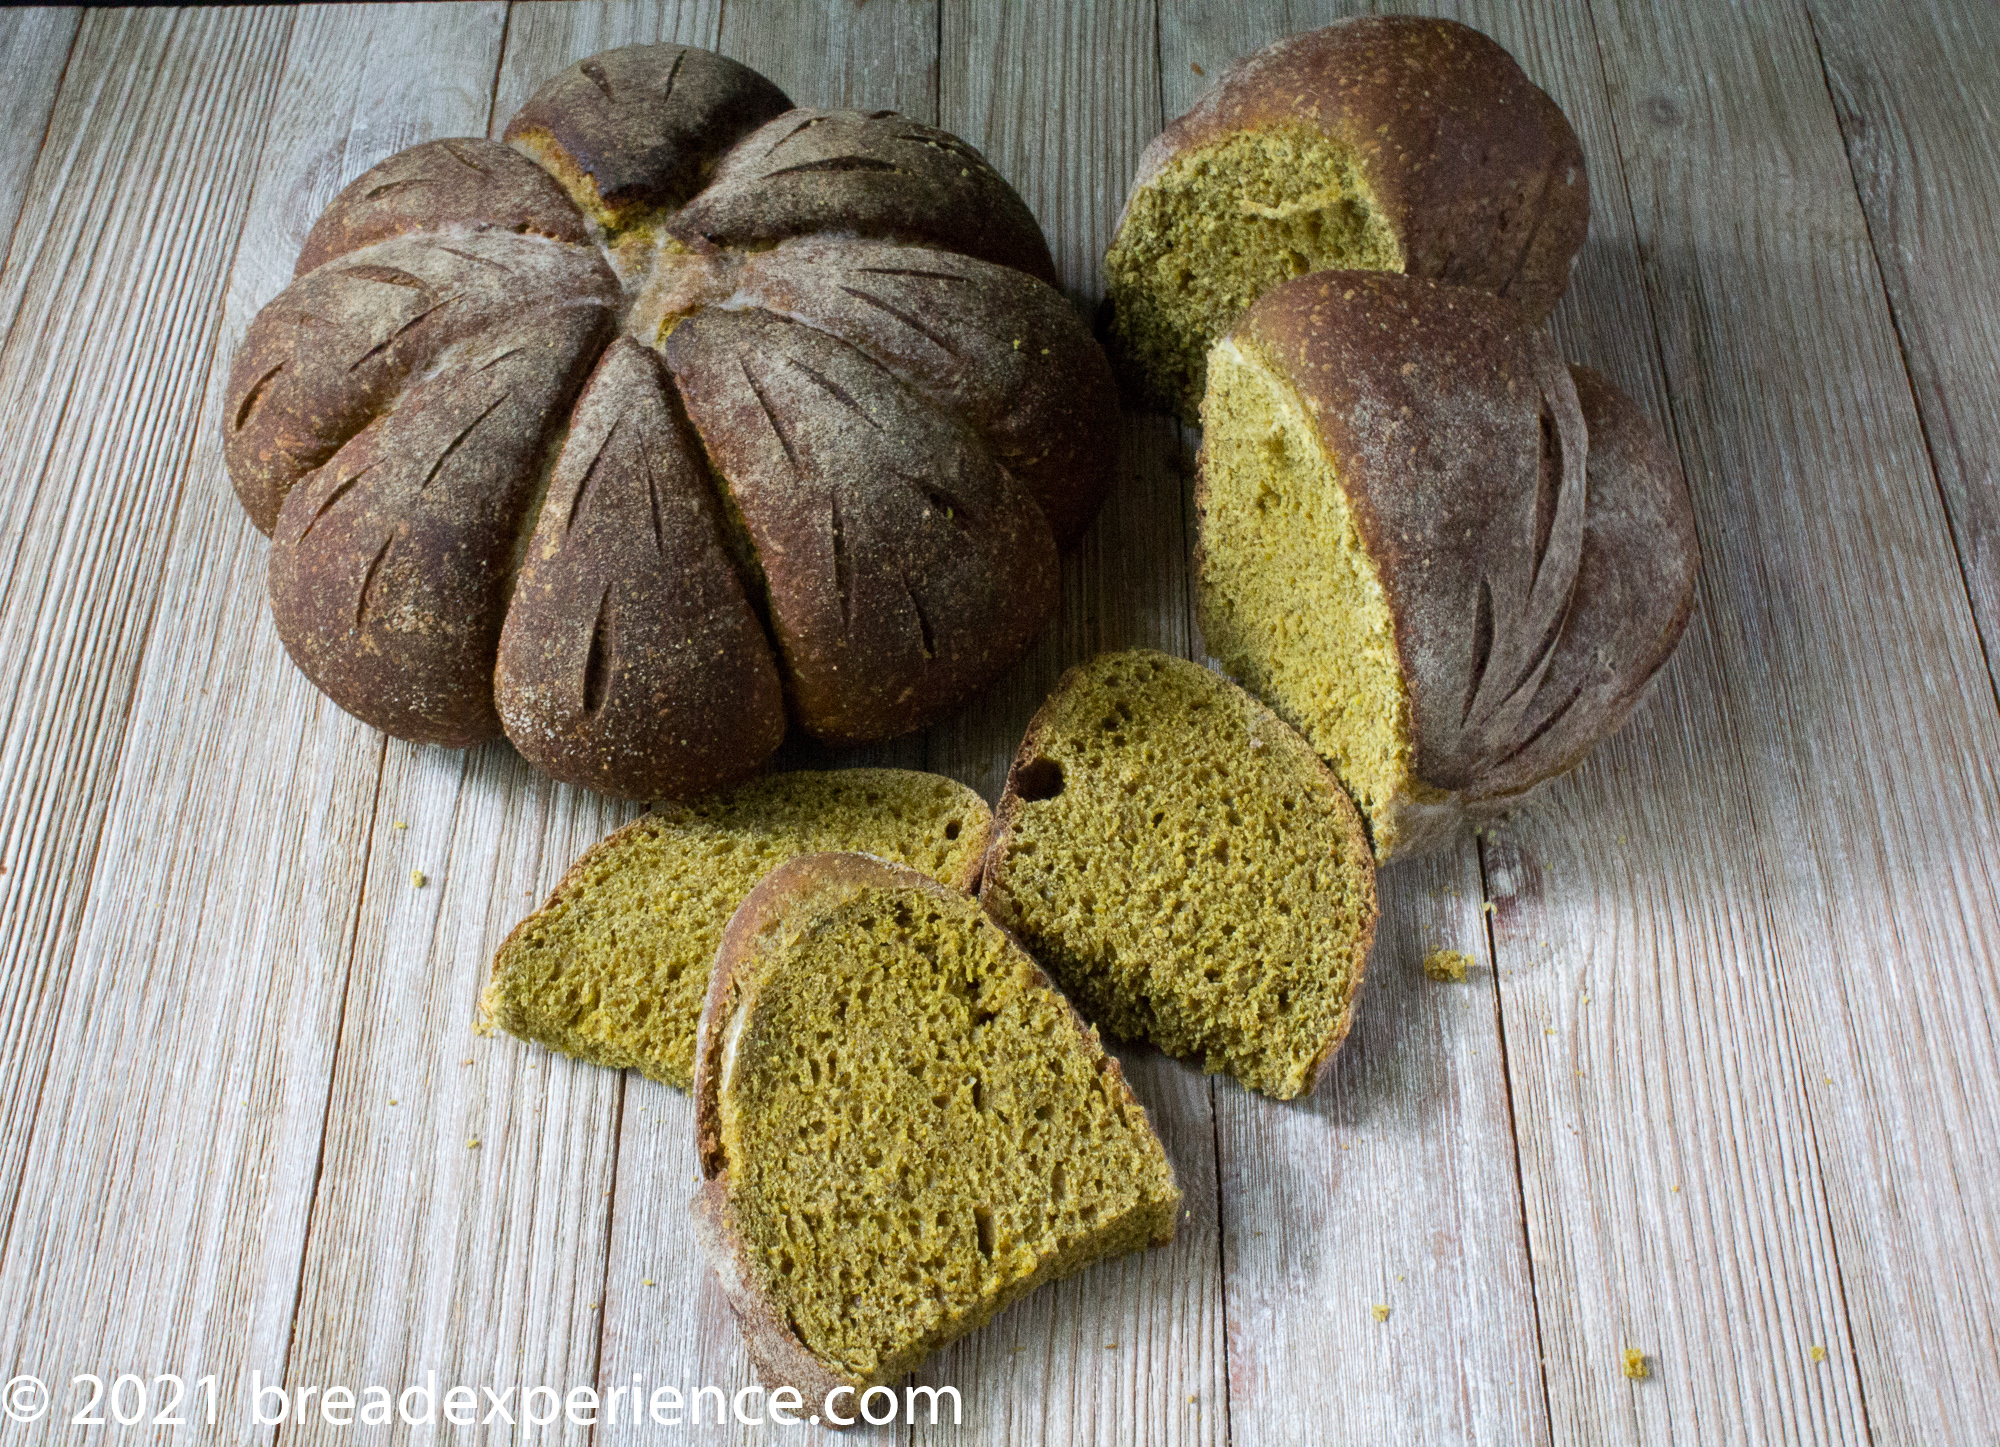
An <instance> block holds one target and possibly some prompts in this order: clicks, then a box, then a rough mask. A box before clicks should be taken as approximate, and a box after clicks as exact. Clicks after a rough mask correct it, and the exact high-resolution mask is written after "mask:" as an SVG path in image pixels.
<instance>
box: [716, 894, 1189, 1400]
mask: <svg viewBox="0 0 2000 1447" xmlns="http://www.w3.org/2000/svg"><path fill="white" fill-rule="evenodd" d="M883 888H888V889H897V888H901V889H911V890H916V891H920V892H923V893H928V894H931V895H933V896H935V897H937V898H939V899H941V900H944V901H947V902H950V903H953V904H955V905H957V906H958V907H966V906H969V907H970V908H971V910H972V911H974V917H975V918H976V919H977V921H978V923H979V924H980V925H982V926H986V927H990V928H992V929H995V930H999V931H1000V933H1001V934H1002V935H1003V936H1005V939H1006V942H1007V947H1008V949H1009V950H1011V951H1014V952H1017V953H1019V954H1020V955H1021V956H1022V957H1023V958H1024V959H1026V960H1027V963H1028V965H1029V966H1030V968H1031V970H1032V978H1033V983H1034V984H1035V985H1036V986H1037V987H1039V988H1043V989H1046V990H1048V991H1049V992H1050V993H1051V994H1052V995H1053V996H1054V997H1055V999H1056V1000H1057V1001H1058V1002H1060V1003H1061V1005H1062V1007H1063V1014H1064V1018H1066V1019H1067V1020H1068V1022H1069V1024H1070V1025H1071V1027H1072V1028H1073V1029H1074V1030H1075V1031H1076V1033H1077V1034H1078V1035H1079V1036H1080V1037H1083V1038H1084V1039H1086V1040H1088V1041H1090V1042H1091V1043H1092V1044H1093V1045H1096V1037H1097V1032H1096V1031H1095V1030H1094V1029H1093V1028H1092V1027H1091V1026H1090V1025H1089V1024H1088V1023H1086V1022H1085V1021H1084V1019H1083V1017H1082V1016H1080V1015H1078V1014H1077V1013H1076V1010H1075V1009H1074V1007H1072V1006H1070V1005H1069V1003H1068V1001H1067V1000H1066V999H1065V997H1064V996H1063V995H1062V992H1061V991H1060V990H1059V989H1057V988H1056V986H1055V984H1054V982H1053V981H1051V980H1050V979H1049V977H1048V975H1047V973H1046V972H1045V971H1043V970H1042V969H1041V967H1040V966H1039V965H1037V964H1035V962H1034V960H1033V958H1032V957H1030V956H1028V955H1027V953H1026V951H1025V950H1023V949H1022V948H1021V945H1020V942H1019V941H1018V940H1016V939H1015V938H1014V937H1013V936H1012V935H1011V934H1009V933H1008V932H1007V931H1006V930H1005V929H1004V928H1003V927H1002V926H1001V925H1000V924H999V923H998V922H997V921H995V920H993V919H992V917H991V916H990V915H987V914H985V913H984V912H983V911H981V910H980V908H979V905H978V901H977V900H974V899H971V898H970V897H969V896H966V895H965V894H964V893H963V892H962V891H956V890H952V889H950V888H948V887H947V886H944V885H941V884H939V883H938V882H937V881H936V880H933V879H930V878H928V877H927V876H925V875H921V874H918V873H917V872H916V871H915V870H912V869H906V868H904V867H903V866H901V865H897V864H891V863H889V862H888V861H886V860H883V859H878V858H875V857H873V856H870V855H863V854H814V855H804V856H801V857H799V858H796V859H793V860H790V861H788V862H787V863H785V864H782V865H780V866H778V868H776V869H774V870H772V871H771V873H770V874H768V875H766V876H765V877H764V879H763V880H762V881H761V882H760V883H759V884H758V885H757V887H756V888H755V889H753V890H752V891H751V892H750V894H749V895H748V896H747V897H746V898H745V899H744V901H743V903H742V904H741V905H740V906H739V907H738V908H737V911H736V913H735V915H734V916H733V917H732V918H731V919H730V922H729V925H728V928H727V929H725V930H724V931H723V938H722V944H721V946H720V948H718V949H717V951H716V956H715V967H714V969H713V971H712V972H711V973H710V976H709V985H708V995H707V997H706V999H705V1000H704V1002H703V1005H702V1013H701V1024H700V1026H699V1027H698V1029H697V1031H696V1060H695V1081H694V1113H695V1132H696V1143H697V1150H698V1153H699V1159H700V1165H701V1172H702V1176H703V1182H702V1184H701V1186H700V1187H699V1188H698V1189H697V1191H696V1193H695V1196H694V1199H693V1202H692V1207H693V1214H694V1220H695V1228H696V1236H697V1239H698V1240H699V1241H700V1243H701V1246H702V1249H703V1251H704V1253H705V1254H706V1256H707V1258H708V1260H709V1262H710V1264H711V1266H712V1267H713V1269H714V1270H715V1273H716V1278H717V1280H718V1282H719V1284H720V1285H721V1287H722V1290H723V1294H724V1295H725V1297H726V1298H727V1299H728V1301H729V1304H730V1307H731V1309H732V1310H733V1311H734V1312H735V1313H736V1316H737V1320H738V1322H739V1324H740V1326H741V1328H742V1332H743V1337H744V1343H745V1346H746V1348H747V1350H748V1352H749V1355H750V1359H751V1362H752V1364H753V1365H754V1366H755V1367H756V1369H757V1374H758V1378H759V1380H761V1381H762V1382H763V1383H764V1384H765V1386H767V1387H769V1388H771V1389H773V1390H775V1389H777V1388H778V1387H781V1386H788V1387H792V1388H794V1389H795V1390H797V1391H798V1392H799V1393H800V1395H801V1397H802V1398H803V1399H804V1400H805V1402H806V1404H807V1407H808V1409H810V1408H811V1407H812V1406H813V1405H814V1404H823V1403H825V1402H826V1401H827V1398H828V1395H829V1394H830V1393H832V1392H833V1391H834V1390H835V1389H836V1388H839V1387H843V1386H844V1387H847V1388H849V1389H851V1390H853V1391H855V1392H857V1393H859V1392H861V1391H864V1390H866V1388H867V1387H869V1386H871V1385H880V1384H881V1383H882V1382H884V1381H892V1380H894V1379H895V1378H896V1377H899V1376H901V1375H903V1374H904V1373H905V1372H907V1371H909V1370H910V1369H912V1368H913V1367H914V1366H915V1364H916V1362H917V1361H918V1360H921V1359H922V1357H923V1356H925V1355H928V1353H929V1351H931V1350H934V1349H935V1348H936V1346H938V1345H942V1342H937V1343H932V1344H931V1345H929V1346H926V1347H924V1348H923V1349H922V1350H921V1351H919V1352H917V1353H916V1354H915V1355H914V1356H913V1357H912V1358H911V1359H910V1360H908V1361H905V1360H903V1358H902V1356H901V1355H899V1356H896V1357H892V1358H890V1359H889V1361H888V1362H886V1363H885V1364H884V1368H883V1370H881V1371H880V1372H879V1373H877V1374H876V1375H874V1376H873V1377H870V1378H868V1379H865V1380H864V1379H856V1378H852V1377H849V1376H845V1375H842V1374H841V1373H839V1372H837V1371H835V1370H834V1369H832V1368H831V1367H829V1366H828V1365H827V1363H825V1362H824V1361H822V1360H821V1359H820V1358H819V1357H818V1356H816V1355H815V1354H814V1353H813V1351H812V1350H811V1348H810V1347H808V1346H807V1345H806V1344H805V1342H804V1341H803V1340H801V1338H800V1336H799V1334H798V1333H797V1331H796V1330H794V1328H793V1327H792V1325H791V1323H790V1322H789V1321H788V1320H787V1314H786V1312H785V1310H784V1308H783V1307H782V1305H781V1304H780V1303H779V1302H778V1301H777V1300H776V1299H775V1298H774V1297H773V1296H772V1295H771V1294H770V1293H769V1292H768V1291H767V1290H766V1289H765V1288H764V1286H763V1285H762V1284H761V1283H760V1282H759V1281H758V1280H757V1279H756V1275H755V1273H754V1272H753V1271H752V1270H751V1269H750V1268H749V1266H748V1248H747V1245H746V1243H745V1241H744V1239H743V1237H742V1235H741V1234H740V1233H739V1232H738V1230H737V1229H736V1226H735V1223H734V1221H733V1219H732V1216H731V1211H730V1200H729V1192H730V1184H731V1180H730V1173H729V1166H728V1160H727V1156H726V1147H725V1141H724V1129H723V1122H722V1099H721V1091H722V1085H721V1076H722V1071H723V1068H724V1066H725V1064H726V1063H727V1060H728V1056H729V1051H730V1046H731V1044H732V1041H731V1039H730V1038H729V1037H730V1035H731V1033H732V1024H733V1017H734V1016H735V1015H736V1014H737V1013H738V997H739V994H740V992H741V991H742V990H743V989H744V988H746V987H747V986H748V985H750V984H751V983H753V981H752V979H751V978H750V977H751V976H752V974H753V972H754V969H755V966H756V963H757V946H758V944H759V942H760V941H762V940H763V939H764V938H765V937H767V936H769V935H771V934H773V933H775V932H777V931H779V930H782V929H783V928H784V927H785V925H786V922H787V919H788V917H789V916H790V915H791V913H792V912H793V911H794V910H800V909H804V908H808V907H811V906H812V905H813V904H815V903H817V902H818V901H819V900H820V899H821V898H823V897H824V896H825V895H826V894H828V893H829V892H830V893H833V894H834V895H836V896H837V900H836V904H837V902H838V901H839V900H845V899H848V898H852V897H853V896H855V895H858V894H860V893H862V892H864V891H866V890H869V889H883ZM1098 1068H1099V1070H1100V1071H1101V1072H1102V1073H1103V1074H1104V1075H1105V1076H1107V1077H1108V1078H1109V1080H1110V1082H1111V1085H1112V1087H1113V1089H1114V1091H1115V1092H1116V1094H1117V1095H1118V1097H1119V1099H1120V1103H1121V1105H1122V1107H1123V1109H1125V1110H1126V1111H1129V1112H1131V1113H1132V1114H1134V1115H1136V1116H1137V1118H1138V1119H1139V1120H1140V1121H1141V1122H1142V1123H1143V1124H1144V1125H1145V1127H1146V1130H1147V1132H1148V1134H1149V1135H1151V1137H1152V1141H1153V1144H1154V1145H1155V1147H1157V1148H1159V1149H1160V1152H1161V1164H1162V1165H1163V1166H1164V1167H1165V1170H1166V1179H1167V1185H1168V1194H1167V1195H1166V1196H1165V1197H1163V1198H1162V1199H1161V1200H1160V1201H1158V1202H1155V1203H1153V1204H1152V1206H1151V1207H1150V1210H1149V1212H1148V1224H1149V1225H1150V1227H1151V1229H1150V1230H1149V1231H1148V1233H1147V1238H1148V1239H1147V1244H1149V1245H1152V1246H1164V1245H1166V1244H1168V1243H1169V1242H1170V1241H1172V1239H1173V1236H1174V1226H1175V1224H1176V1222H1177V1221H1178V1220H1179V1217H1180V1209H1181V1200H1182V1193H1181V1189H1180V1182H1179V1177H1178V1174H1177V1173H1176V1172H1175V1171H1174V1168H1173V1164H1172V1162H1171V1160H1169V1159H1167V1157H1166V1154H1165V1149H1164V1147H1163V1146H1161V1145H1160V1142H1159V1137H1158V1134H1157V1132H1155V1131H1154V1130H1153V1128H1152V1123H1151V1116H1150V1115H1149V1113H1148V1112H1147V1110H1146V1107H1145V1106H1144V1105H1143V1104H1141V1103H1140V1101H1139V1099H1138V1097H1137V1096H1135V1095H1134V1094H1133V1093H1132V1089H1131V1086H1130V1084H1129V1083H1128V1082H1127V1081H1126V1080H1125V1074H1124V1069H1123V1067H1122V1066H1121V1065H1120V1064H1119V1062H1118V1058H1117V1057H1116V1056H1114V1055H1112V1054H1111V1053H1110V1052H1109V1051H1106V1050H1103V1049H1102V1047H1101V1046H1098ZM1101 1234H1102V1235H1106V1236H1108V1235H1110V1234H1111V1228H1108V1227H1107V1228H1103V1230H1102V1232H1101ZM1100 1254H1103V1253H1101V1252H1098V1253H1093V1252H1091V1251H1090V1250H1089V1245H1088V1243H1086V1244H1085V1245H1084V1249H1083V1250H1081V1251H1074V1250H1072V1251H1059V1252H1056V1253H1054V1254H1052V1255H1050V1256H1049V1257H1048V1258H1047V1260H1046V1261H1045V1262H1044V1263H1043V1264H1042V1266H1041V1267H1040V1268H1039V1269H1038V1270H1036V1271H1035V1272H1034V1273H1032V1274H1031V1275H1029V1276H1026V1277H1021V1278H1018V1279H1016V1280H1014V1281H1012V1282H1010V1283H1008V1284H1007V1285H1006V1286H1005V1287H1003V1288H1002V1289H1001V1291H999V1292H998V1293H996V1294H995V1296H994V1297H993V1298H992V1299H990V1300H989V1301H988V1302H987V1303H986V1305H985V1308H984V1309H983V1310H981V1311H979V1312H978V1313H977V1314H976V1315H975V1316H974V1317H972V1318H971V1319H969V1320H967V1321H965V1322H964V1323H963V1324H961V1325H960V1326H959V1328H958V1329H957V1330H954V1331H953V1332H952V1333H951V1334H950V1336H949V1337H948V1338H946V1339H947V1340H949V1339H956V1337H958V1336H960V1335H963V1334H964V1333H966V1332H969V1331H972V1330H975V1329H977V1328H978V1327H979V1326H982V1325H984V1324H985V1323H986V1322H987V1321H988V1320H990V1319H991V1318H992V1317H993V1316H994V1315H997V1314H998V1313H999V1312H1000V1311H1002V1310H1004V1309H1005V1308H1006V1307H1007V1306H1008V1305H1010V1304H1012V1303H1013V1302H1014V1301H1016V1300H1018V1299H1019V1298H1020V1297H1022V1296H1025V1295H1027V1294H1028V1293H1030V1292H1032V1291H1033V1290H1035V1289H1036V1288H1037V1287H1039V1286H1042V1285H1044V1284H1046V1283H1047V1282H1049V1281H1051V1280H1053V1279H1055V1278H1056V1277H1058V1276H1062V1275H1067V1274H1069V1273H1070V1272H1071V1271H1074V1270H1078V1269H1081V1267H1082V1266H1084V1265H1086V1264H1088V1263H1089V1262H1091V1261H1094V1260H1096V1259H1098V1256H1099V1255H1100ZM905 1355H907V1353H906V1354H905ZM858 1416H859V1414H858V1411H857V1413H856V1418H857V1419H858ZM831 1425H834V1426H837V1427H846V1426H851V1425H853V1422H852V1421H851V1420H850V1421H846V1422H842V1421H838V1420H834V1421H832V1422H831Z"/></svg>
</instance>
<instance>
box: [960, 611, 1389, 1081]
mask: <svg viewBox="0 0 2000 1447" xmlns="http://www.w3.org/2000/svg"><path fill="white" fill-rule="evenodd" d="M1129 651H1130V652H1131V653H1133V654H1137V655H1140V656H1145V655H1148V654H1151V655H1153V656H1156V657H1159V658H1164V659H1168V660H1169V661H1170V662H1172V663H1175V664H1187V666H1189V667H1199V666H1200V665H1198V664H1191V663H1188V661H1187V660H1186V659H1182V658H1175V657H1174V655H1172V654H1169V653H1161V652H1159V651H1158V650H1156V649H1151V648H1135V649H1131V650H1129ZM1089 668H1090V664H1088V663H1082V664H1077V665H1075V666H1073V667H1071V668H1068V669H1066V670H1064V672H1063V676H1062V677H1061V678H1060V679H1058V680H1057V681H1056V686H1055V688H1054V689H1053V690H1052V691H1051V692H1050V694H1049V696H1048V698H1047V699H1046V700H1044V701H1043V703H1042V706H1041V707H1040V708H1038V709H1036V710H1035V716H1034V717H1033V718H1032V719H1030V720H1029V721H1028V729H1027V732H1026V733H1025V734H1023V735H1022V736H1021V746H1020V747H1019V748H1018V749H1016V750H1015V751H1014V758H1013V762H1011V763H1010V764H1009V765H1008V766H1007V783H1006V787H1005V788H1003V789H1002V790H1001V793H1000V802H999V803H998V804H995V805H994V806H993V842H992V843H991V844H989V845H988V846H987V848H986V863H985V867H984V869H982V870H981V871H980V883H979V902H980V903H981V904H982V905H984V906H985V907H986V910H987V912H988V913H990V914H991V915H992V916H993V918H994V919H995V920H997V921H998V922H999V923H1000V925H1001V926H1002V928H1004V929H1006V930H1007V931H1008V932H1009V933H1010V934H1019V933H1020V925H1019V920H1020V911H1019V909H1018V908H1017V906H1016V905H1015V903H1014V899H1013V896H1012V895H1011V894H1010V893H1009V892H1008V889H1007V869H1006V863H1007V852H1008V848H1009V846H1010V845H1011V844H1012V842H1013V837H1014V826H1015V825H1016V824H1017V823H1018V822H1019V820H1020V818H1021V811H1022V809H1023V808H1025V807H1026V806H1025V805H1024V804H1023V803H1022V800H1021V773H1022V770H1023V769H1025V768H1027V767H1028V766H1029V765H1031V764H1032V763H1033V762H1034V761H1035V760H1036V759H1038V758H1040V757H1042V755H1043V751H1044V748H1045V746H1046V744H1047V743H1048V741H1049V739H1050V738H1051V737H1052V736H1053V734H1054V732H1055V719H1056V712H1057V705H1058V704H1059V702H1060V701H1061V699H1062V697H1063V695H1064V694H1066V693H1067V692H1068V691H1069V690H1070V689H1071V688H1073V687H1076V686H1079V685H1081V684H1082V683H1084V682H1085V681H1086V675H1087V673H1088V670H1089ZM1216 683H1217V684H1218V685H1219V686H1221V687H1223V688H1226V689H1229V690H1231V691H1232V692H1234V693H1236V694H1239V695H1241V697H1242V699H1243V701H1244V702H1245V703H1246V704H1248V705H1249V707H1250V708H1251V710H1252V711H1253V712H1254V713H1255V714H1256V715H1258V716H1259V717H1260V718H1261V719H1263V720H1265V721H1267V722H1268V723H1269V726H1270V728H1271V730H1272V732H1273V734H1274V735H1277V736H1284V735H1291V736H1292V737H1294V738H1297V739H1298V743H1299V754H1300V756H1301V762H1308V761H1309V762H1310V766H1311V768H1312V769H1313V770H1314V771H1315V776H1316V777H1317V778H1319V779H1320V781H1321V782H1322V783H1323V784H1324V785H1325V787H1326V788H1327V790H1329V791H1330V793H1331V795H1332V797H1333V798H1334V799H1335V800H1336V801H1337V805H1338V806H1340V807H1339V812H1340V816H1341V822H1342V826H1343V831H1344V832H1345V833H1346V835H1347V839H1346V845H1347V849H1348V851H1349V856H1350V857H1351V858H1353V859H1356V860H1358V861H1361V863H1362V864H1363V866H1364V867H1365V868H1366V869H1367V870H1368V905H1369V908H1368V925H1367V928H1366V929H1365V930H1364V931H1363V932H1362V935H1361V938H1360V939H1359V941H1357V943H1356V947H1355V951H1354V967H1353V969H1352V970H1351V971H1350V972H1349V975H1348V983H1347V993H1346V996H1345V997H1344V998H1343V999H1342V1001H1341V1005H1340V1018H1339V1019H1338V1020H1336V1021H1335V1022H1334V1025H1333V1028H1332V1029H1331V1030H1329V1031H1328V1032H1327V1036H1326V1039H1325V1040H1324V1041H1323V1042H1322V1043H1321V1045H1320V1048H1319V1050H1318V1052H1317V1053H1316V1054H1315V1055H1314V1057H1313V1061H1312V1065H1311V1067H1310V1069H1309V1071H1308V1074H1309V1077H1310V1079H1309V1083H1308V1084H1307V1085H1306V1088H1305V1089H1304V1090H1303V1091H1301V1092H1300V1094H1301V1095H1311V1094H1312V1093H1313V1092H1314V1091H1316V1090H1318V1089H1319V1086H1320V1082H1321V1081H1323V1080H1325V1079H1326V1075H1327V1071H1328V1070H1329V1069H1331V1068H1332V1065H1333V1057H1334V1055H1335V1054H1336V1053H1337V1052H1338V1051H1339V1049H1340V1047H1341V1044H1342V1043H1343V1042H1344V1041H1345V1040H1346V1039H1347V1035H1348V1032H1349V1031H1350V1030H1352V1029H1353V1027H1354V1006H1355V1001H1356V1000H1357V999H1358V998H1359V996H1360V993H1361V980H1362V977H1363V975H1365V974H1366V973H1367V969H1368V962H1369V960H1370V958H1372V956H1373V954H1374V951H1375V931H1376V929H1377V927H1378V926H1379V925H1380V923H1381V919H1382V910H1381V904H1380V899H1379V897H1378V895H1377V892H1376V887H1375V869H1374V862H1373V861H1374V850H1373V848H1372V847H1371V845H1370V844H1369V840H1368V831H1367V828H1366V827H1365V826H1364V825H1363V824H1362V822H1361V813H1360V811H1359V810H1358V809H1356V808H1355V807H1354V801H1353V799H1351V798H1350V797H1349V796H1348V793H1347V790H1346V788H1345V787H1344V786H1343V785H1342V784H1341V782H1340V778H1339V776H1338V775H1337V774H1335V773H1334V772H1333V770H1332V769H1331V768H1329V767H1328V766H1327V764H1326V761H1325V760H1324V759H1322V758H1320V757H1319V755H1318V754H1316V753H1315V752H1313V749H1312V746H1311V745H1310V744H1309V743H1307V742H1306V740H1305V739H1304V738H1303V737H1301V736H1300V735H1299V734H1298V731H1297V730H1295V729H1294V728H1293V727H1292V726H1291V725H1290V724H1288V723H1286V722H1285V721H1284V720H1283V719H1281V718H1279V717H1278V716H1277V714H1275V713H1273V712H1272V711H1271V709H1270V708H1268V707H1267V706H1266V705H1265V704H1264V702H1263V701H1262V700H1261V699H1259V698H1258V697H1257V696H1256V695H1255V694H1253V693H1250V692H1249V691H1248V690H1247V689H1243V688H1240V687H1238V686H1237V685H1236V684H1234V683H1231V682H1230V681H1229V680H1228V679H1226V678H1222V677H1219V676H1218V677H1217V678H1216Z"/></svg>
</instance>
